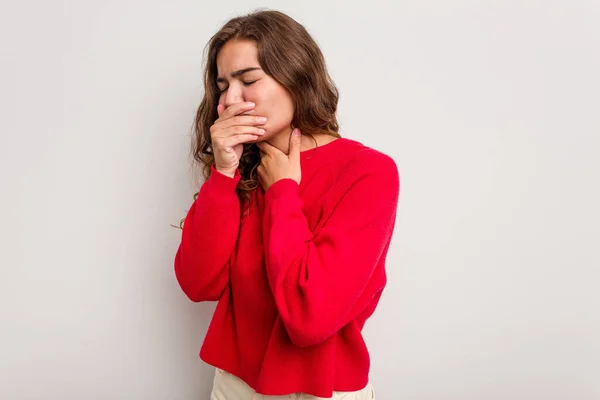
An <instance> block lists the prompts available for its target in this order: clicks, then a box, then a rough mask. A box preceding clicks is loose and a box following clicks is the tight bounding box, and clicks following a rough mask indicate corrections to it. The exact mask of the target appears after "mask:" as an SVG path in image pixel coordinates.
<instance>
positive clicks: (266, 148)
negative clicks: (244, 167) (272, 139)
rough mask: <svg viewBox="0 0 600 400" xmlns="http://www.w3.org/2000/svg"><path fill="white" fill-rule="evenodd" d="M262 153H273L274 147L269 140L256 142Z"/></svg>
mask: <svg viewBox="0 0 600 400" xmlns="http://www.w3.org/2000/svg"><path fill="white" fill-rule="evenodd" d="M256 145H257V146H258V148H259V150H260V152H261V154H262V155H271V154H273V149H274V147H273V146H272V145H271V144H269V143H267V142H258V143H256Z"/></svg>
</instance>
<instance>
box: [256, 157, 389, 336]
mask: <svg viewBox="0 0 600 400" xmlns="http://www.w3.org/2000/svg"><path fill="white" fill-rule="evenodd" d="M376 161H377V162H372V161H370V163H369V165H366V166H361V167H357V168H353V170H354V171H358V172H355V173H353V177H352V179H349V180H348V185H347V186H346V189H345V190H343V193H340V194H338V195H336V196H334V197H336V198H338V197H339V201H333V202H332V209H331V210H327V212H328V213H329V215H328V219H327V222H326V223H325V225H323V226H322V227H321V228H320V229H319V230H318V232H316V234H315V235H313V233H312V232H311V231H310V229H309V227H308V222H307V219H306V217H305V215H304V213H303V211H302V201H301V199H300V197H299V195H298V184H297V183H296V182H295V181H293V180H291V179H284V180H280V181H278V182H276V183H275V184H273V185H272V186H271V187H270V188H269V190H268V191H267V192H266V193H265V216H264V219H263V234H264V243H265V257H266V264H267V266H266V268H267V276H268V279H269V284H270V286H271V290H272V292H273V295H274V298H275V303H276V306H277V309H278V311H279V315H280V316H281V318H282V321H283V323H284V325H285V327H286V330H287V332H288V334H289V336H290V339H291V340H292V342H293V343H294V344H296V345H297V346H311V345H314V344H318V343H321V342H322V341H324V340H326V339H327V338H329V337H330V336H331V335H333V334H334V333H336V332H337V331H339V330H340V329H341V328H343V327H344V326H345V325H346V324H348V323H349V322H350V321H352V320H353V319H354V318H356V317H357V316H358V315H359V314H360V313H361V312H362V311H363V310H364V309H365V308H366V306H367V305H368V304H369V303H370V302H371V300H372V299H373V297H374V296H375V295H376V294H377V292H379V291H380V290H381V289H382V288H383V286H384V284H385V282H376V283H375V284H373V282H371V284H369V281H370V279H371V276H372V274H373V271H374V270H375V268H376V267H377V266H378V265H379V264H380V263H382V262H384V261H385V256H386V253H387V249H388V247H389V243H390V240H391V236H392V231H393V229H394V225H395V217H396V209H397V203H398V195H399V186H400V182H399V176H398V170H397V167H396V164H395V163H394V161H393V160H392V159H391V158H389V157H387V156H385V157H384V158H380V159H377V160H376ZM361 164H362V163H361ZM363 165H364V164H363ZM378 276H380V275H378Z"/></svg>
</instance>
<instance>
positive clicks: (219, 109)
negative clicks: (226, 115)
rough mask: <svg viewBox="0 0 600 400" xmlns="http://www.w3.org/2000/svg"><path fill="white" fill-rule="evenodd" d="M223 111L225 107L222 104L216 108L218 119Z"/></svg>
mask: <svg viewBox="0 0 600 400" xmlns="http://www.w3.org/2000/svg"><path fill="white" fill-rule="evenodd" d="M223 111H225V106H224V105H223V104H219V105H218V106H217V114H218V115H219V118H220V117H221V114H223Z"/></svg>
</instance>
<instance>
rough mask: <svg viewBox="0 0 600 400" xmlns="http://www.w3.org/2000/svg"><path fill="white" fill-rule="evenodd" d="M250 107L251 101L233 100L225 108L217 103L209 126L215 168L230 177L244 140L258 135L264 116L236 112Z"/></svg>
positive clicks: (247, 109)
mask: <svg viewBox="0 0 600 400" xmlns="http://www.w3.org/2000/svg"><path fill="white" fill-rule="evenodd" d="M252 109H254V103H236V104H233V105H231V106H229V107H227V109H225V106H224V105H222V104H219V105H218V106H217V113H218V114H219V118H218V119H217V120H216V121H215V123H214V124H213V125H212V126H211V127H210V136H211V140H212V149H213V154H214V156H215V168H216V169H217V171H219V172H220V173H222V174H224V175H227V176H229V177H231V178H233V177H234V176H235V171H236V169H237V168H238V166H239V164H240V157H241V156H242V152H243V151H244V143H251V142H254V141H256V139H258V138H259V137H260V136H262V135H263V134H264V133H265V131H264V129H262V128H260V126H264V125H265V124H266V122H267V119H266V118H264V117H257V116H253V115H239V114H242V113H244V112H248V111H250V110H252Z"/></svg>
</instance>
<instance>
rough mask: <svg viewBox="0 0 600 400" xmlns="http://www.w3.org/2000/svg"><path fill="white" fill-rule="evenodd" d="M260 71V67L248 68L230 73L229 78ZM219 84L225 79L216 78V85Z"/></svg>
mask: <svg viewBox="0 0 600 400" xmlns="http://www.w3.org/2000/svg"><path fill="white" fill-rule="evenodd" d="M260 69H262V68H260V67H249V68H244V69H240V70H238V71H235V72H232V73H231V77H232V78H237V77H238V76H240V75H244V74H245V73H246V72H250V71H257V70H260ZM220 82H225V78H222V77H218V78H217V83H220Z"/></svg>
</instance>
